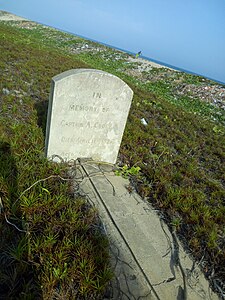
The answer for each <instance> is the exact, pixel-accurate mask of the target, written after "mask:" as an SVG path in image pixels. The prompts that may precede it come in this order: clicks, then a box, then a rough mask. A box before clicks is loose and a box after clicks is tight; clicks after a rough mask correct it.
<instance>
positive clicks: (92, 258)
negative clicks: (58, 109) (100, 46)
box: [0, 25, 112, 299]
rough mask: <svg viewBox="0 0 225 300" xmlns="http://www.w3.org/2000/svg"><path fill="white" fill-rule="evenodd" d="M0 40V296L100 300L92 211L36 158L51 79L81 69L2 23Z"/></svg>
mask: <svg viewBox="0 0 225 300" xmlns="http://www.w3.org/2000/svg"><path fill="white" fill-rule="evenodd" d="M0 40H1V46H0V47H1V49H0V62H1V70H2V73H1V84H0V98H1V101H0V199H1V202H0V204H1V205H0V229H1V234H0V262H1V268H0V291H1V296H0V298H1V299H99V298H100V299H101V298H102V294H103V293H104V291H105V288H106V286H107V284H108V282H109V281H110V279H111V278H112V274H111V270H110V267H109V253H108V241H107V239H106V237H105V236H103V235H102V234H100V223H99V221H98V216H97V213H96V210H95V209H94V208H91V207H90V206H89V205H88V203H86V201H85V200H84V199H82V198H80V197H74V195H73V188H72V186H73V182H72V180H71V178H69V177H68V172H67V168H68V166H66V165H65V164H63V163H62V164H55V163H52V162H48V161H47V159H46V158H45V157H44V154H43V153H44V135H43V131H42V129H44V124H45V119H46V117H45V115H46V103H47V100H48V93H49V88H50V87H49V83H50V80H51V77H52V76H54V75H55V74H58V73H60V72H62V71H65V70H67V69H70V68H72V67H73V68H79V67H86V65H84V64H82V63H80V62H78V61H76V60H75V59H72V58H71V57H68V56H61V55H60V54H58V53H57V52H56V51H54V50H51V51H50V50H49V49H47V48H45V47H44V46H43V45H39V44H37V43H35V42H33V41H31V42H30V43H27V36H26V35H23V34H22V33H19V32H18V31H15V29H10V28H7V27H5V26H2V25H1V30H0ZM42 125H43V128H42V127H41V126H42Z"/></svg>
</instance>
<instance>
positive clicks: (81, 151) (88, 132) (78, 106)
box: [46, 69, 133, 164]
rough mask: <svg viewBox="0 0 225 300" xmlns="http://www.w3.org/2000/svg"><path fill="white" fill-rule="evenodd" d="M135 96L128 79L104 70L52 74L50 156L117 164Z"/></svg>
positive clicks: (49, 131) (47, 136) (49, 125)
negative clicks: (127, 81)
mask: <svg viewBox="0 0 225 300" xmlns="http://www.w3.org/2000/svg"><path fill="white" fill-rule="evenodd" d="M132 97H133V91H132V90H131V89H130V87H129V86H128V85H127V84H126V83H125V82H123V81H122V80H121V79H119V78H118V77H116V76H114V75H112V74H109V73H106V72H103V71H99V70H92V69H76V70H70V71H66V72H64V73H62V74H59V75H57V76H55V77H53V79H52V86H51V94H50V99H49V107H48V119H47V127H46V155H47V157H49V158H52V157H54V156H55V155H57V156H59V157H61V158H63V159H64V160H65V161H68V160H71V159H77V158H92V159H94V160H96V161H104V162H109V163H113V164H114V163H115V162H116V159H117V155H118V151H119V147H120V143H121V140H122V136H123V131H124V128H125V125H126V121H127V116H128V113H129V109H130V105H131V101H132ZM55 160H56V159H55Z"/></svg>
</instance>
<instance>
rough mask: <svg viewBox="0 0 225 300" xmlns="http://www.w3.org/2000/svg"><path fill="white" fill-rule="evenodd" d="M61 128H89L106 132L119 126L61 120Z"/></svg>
mask: <svg viewBox="0 0 225 300" xmlns="http://www.w3.org/2000/svg"><path fill="white" fill-rule="evenodd" d="M60 125H61V126H62V127H74V128H89V129H107V130H112V129H114V130H118V128H119V125H118V124H116V123H113V122H106V123H102V122H89V121H87V122H76V121H66V120H62V121H61V122H60Z"/></svg>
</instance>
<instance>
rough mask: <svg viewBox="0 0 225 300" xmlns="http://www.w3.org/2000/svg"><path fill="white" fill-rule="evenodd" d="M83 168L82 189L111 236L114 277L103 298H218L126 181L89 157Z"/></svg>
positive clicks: (153, 213)
mask: <svg viewBox="0 0 225 300" xmlns="http://www.w3.org/2000/svg"><path fill="white" fill-rule="evenodd" d="M79 169H80V173H79V177H82V180H80V182H79V186H80V192H82V193H83V194H84V195H87V197H88V199H89V200H90V201H91V202H92V203H93V204H94V205H95V206H96V208H97V209H98V211H99V214H100V217H101V220H102V222H103V224H104V228H105V231H106V233H107V235H108V237H109V240H110V251H111V263H112V267H113V269H114V274H115V278H114V280H113V281H112V283H111V290H110V293H109V294H108V295H107V297H106V298H105V299H115V300H118V299H134V300H135V299H163V300H164V299H166V300H174V299H175V300H185V299H188V300H200V299H205V300H214V299H219V298H218V296H217V295H216V294H215V293H213V292H212V290H211V289H210V287H209V283H208V281H207V280H206V279H205V278H204V275H203V274H202V272H201V271H200V269H199V268H198V266H195V267H194V268H193V266H194V263H193V260H192V259H191V258H190V257H189V255H188V254H186V253H185V251H184V250H183V248H182V246H181V244H180V243H179V242H178V240H177V238H176V236H175V234H174V233H171V232H170V230H169V229H168V227H167V225H166V224H165V223H164V222H163V221H162V220H161V219H160V217H159V216H158V214H157V212H156V211H155V210H154V209H153V208H152V207H151V205H150V204H149V203H147V202H146V201H144V200H142V199H141V198H140V197H139V196H138V195H137V194H136V193H135V192H132V193H130V192H129V191H128V190H127V188H126V186H128V185H129V181H128V180H125V179H123V178H122V177H118V176H115V175H114V173H113V172H111V170H112V168H111V170H110V166H100V165H97V164H95V163H93V162H90V161H89V162H85V161H82V162H81V163H80V166H79ZM80 174H82V176H80ZM75 180H76V179H75Z"/></svg>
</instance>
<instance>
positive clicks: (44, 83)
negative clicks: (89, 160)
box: [0, 22, 225, 299]
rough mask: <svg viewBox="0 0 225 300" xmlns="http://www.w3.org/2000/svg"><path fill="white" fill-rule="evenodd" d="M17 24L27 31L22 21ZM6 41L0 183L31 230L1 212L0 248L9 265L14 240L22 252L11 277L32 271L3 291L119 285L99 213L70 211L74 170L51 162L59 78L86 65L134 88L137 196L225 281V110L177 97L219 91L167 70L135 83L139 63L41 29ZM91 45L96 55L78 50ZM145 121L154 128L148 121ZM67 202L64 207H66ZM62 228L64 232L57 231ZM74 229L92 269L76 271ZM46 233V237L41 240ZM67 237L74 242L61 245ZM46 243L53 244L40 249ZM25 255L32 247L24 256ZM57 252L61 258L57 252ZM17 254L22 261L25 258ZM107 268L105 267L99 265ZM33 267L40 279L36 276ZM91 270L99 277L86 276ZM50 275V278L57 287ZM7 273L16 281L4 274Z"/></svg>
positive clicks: (12, 32)
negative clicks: (51, 99)
mask: <svg viewBox="0 0 225 300" xmlns="http://www.w3.org/2000/svg"><path fill="white" fill-rule="evenodd" d="M14 24H17V26H19V27H25V26H22V25H23V22H18V23H17V22H15V23H14ZM21 24H22V25H21ZM24 24H26V22H24ZM0 38H1V40H2V41H3V43H1V47H2V48H3V49H2V50H1V52H0V53H1V54H0V55H1V59H0V64H1V65H0V67H1V69H2V70H3V74H2V83H1V87H0V93H1V97H2V99H3V100H2V101H1V102H0V110H1V115H0V134H1V141H2V145H3V146H2V148H1V149H3V150H1V151H3V153H5V152H6V150H4V149H6V148H7V149H10V153H11V155H10V156H8V158H7V159H8V162H7V163H3V160H1V167H0V169H1V172H3V174H4V172H6V173H5V175H4V176H3V179H1V182H0V184H1V185H0V192H1V195H2V196H1V197H2V199H3V200H2V201H3V205H4V211H5V213H6V216H7V217H8V219H9V220H10V222H12V223H15V224H17V226H18V227H19V228H23V230H25V231H26V232H27V233H20V232H18V231H17V230H16V229H15V228H14V227H13V226H9V224H6V220H5V218H4V215H3V214H1V215H0V216H1V225H0V226H1V228H2V230H3V229H4V230H5V231H6V232H5V233H4V236H5V235H7V237H8V238H7V240H6V241H5V242H4V243H3V244H2V243H1V245H2V246H1V253H2V254H1V260H2V259H6V260H5V265H9V261H10V260H9V258H8V257H7V256H8V255H9V253H11V252H10V251H11V250H9V249H11V248H10V247H12V246H11V243H12V242H13V245H14V247H15V246H16V247H17V248H16V249H17V251H14V252H13V253H14V254H13V255H11V256H10V257H13V259H14V260H12V261H13V263H11V266H12V267H11V268H8V269H6V271H7V272H11V273H10V274H11V277H10V278H17V277H16V275H14V276H12V274H17V273H15V272H19V274H27V276H24V283H23V284H21V283H20V284H19V287H18V282H17V281H16V280H15V282H13V281H12V279H11V280H10V281H9V282H8V281H6V282H7V284H5V285H4V286H7V288H8V291H10V288H11V286H14V288H15V290H17V289H18V288H22V286H24V287H26V288H27V289H28V288H29V287H28V286H29V285H28V286H27V285H25V283H26V284H30V285H32V284H33V283H32V281H29V280H28V278H32V280H33V282H35V283H38V286H37V287H38V288H39V290H41V291H42V292H43V291H44V294H45V295H47V296H46V297H47V298H46V299H49V298H48V297H49V295H50V294H48V293H53V292H54V293H55V292H59V293H62V294H63V293H66V292H67V291H68V293H72V290H71V289H70V288H69V287H71V285H70V284H71V280H72V279H73V280H74V281H73V288H74V287H76V288H77V290H78V291H79V292H78V293H80V294H79V295H85V296H86V295H88V294H85V293H88V292H89V291H90V293H95V292H96V293H97V292H98V290H99V291H102V290H103V289H104V287H105V285H106V283H107V281H108V280H109V278H110V271H109V269H108V267H107V266H108V260H107V252H106V251H107V247H106V248H105V246H104V245H105V244H106V241H105V240H104V241H102V242H101V243H98V241H99V234H98V233H96V232H95V231H94V233H95V234H93V230H92V228H93V226H92V225H91V222H92V221H95V219H96V212H95V211H93V209H91V208H90V207H88V206H87V204H85V203H84V202H83V200H82V199H76V200H74V201H75V203H76V205H75V206H73V207H71V205H70V202H69V198H67V197H66V195H67V194H68V189H69V185H68V183H66V182H64V181H62V179H60V177H63V178H67V175H66V174H67V172H66V166H64V165H62V166H61V165H60V166H58V165H57V166H56V165H54V164H50V163H48V162H47V161H46V160H45V159H44V158H43V156H42V153H43V147H44V146H43V139H44V138H43V132H42V130H41V128H42V129H43V130H44V128H45V123H46V109H47V101H48V94H49V88H50V86H49V85H50V81H51V77H53V76H54V75H56V74H59V73H60V72H62V71H65V70H68V69H72V68H79V67H88V68H98V69H102V70H104V71H108V72H111V73H113V74H115V75H117V76H119V77H120V78H122V79H123V80H124V81H126V82H127V83H128V84H129V86H130V87H131V88H132V89H133V91H134V99H133V103H132V107H131V111H130V114H129V118H128V122H127V126H126V130H125V133H124V137H123V141H122V145H121V149H120V154H119V160H120V161H121V162H122V164H123V165H124V166H125V167H121V170H119V171H118V173H119V174H122V175H124V176H129V177H132V183H133V184H134V185H135V188H136V190H137V191H138V192H139V193H140V194H141V195H142V197H145V198H146V199H148V200H149V201H150V202H151V203H152V204H153V205H155V206H156V207H157V208H158V209H160V210H161V211H162V212H163V213H164V216H165V218H166V219H167V220H168V224H171V226H173V227H174V228H176V230H177V233H178V235H179V236H180V238H181V239H183V242H184V243H185V245H186V246H187V247H188V249H190V250H191V251H192V253H193V254H194V256H195V257H196V259H198V260H201V259H202V258H204V265H202V268H203V270H204V271H205V274H206V276H208V277H211V279H212V280H213V282H217V284H219V283H220V282H222V281H223V280H224V276H225V231H224V228H225V218H224V214H225V186H224V185H225V135H224V133H225V127H224V125H225V114H224V110H222V109H221V108H219V107H218V106H215V105H212V104H211V103H208V102H204V101H201V99H199V98H198V97H197V96H195V95H194V96H193V95H192V92H190V93H186V94H184V93H182V94H180V93H179V91H177V90H176V89H177V86H178V87H179V86H180V87H181V86H182V85H183V84H185V85H189V84H190V85H193V86H196V87H201V86H202V85H203V84H204V85H208V87H213V86H214V85H215V83H214V82H212V81H209V80H206V79H204V78H202V77H199V76H194V75H188V74H184V73H181V72H174V71H172V70H166V69H153V70H150V71H147V72H142V73H141V74H140V76H136V75H135V74H134V76H132V73H130V72H131V71H133V69H132V68H133V67H134V66H135V65H134V63H129V64H128V63H127V61H126V59H127V57H128V55H127V54H123V53H121V52H118V51H116V50H112V49H108V48H106V47H105V46H101V45H98V44H95V43H92V42H89V41H88V42H87V41H85V40H82V39H80V38H77V37H73V36H71V35H69V34H65V33H61V32H59V31H56V30H53V29H49V28H43V27H41V26H40V25H36V26H34V27H33V28H32V29H28V28H17V27H15V28H13V27H11V26H10V25H1V36H0ZM86 43H88V45H89V50H85V51H82V50H79V51H77V50H76V49H78V48H79V49H81V48H82V46H84V45H85V44H86ZM96 48H97V50H96ZM87 64H88V65H87ZM193 86H192V87H193ZM3 89H5V90H4V93H3V92H2V90H3ZM7 91H9V92H7ZM142 118H144V119H145V120H146V121H147V125H143V124H142V123H141V119H142ZM7 151H8V150H7ZM13 166H16V168H13ZM14 169H15V172H16V174H17V175H16V178H17V179H16V181H15V179H13V178H12V182H11V184H8V185H6V180H5V178H11V177H10V176H12V170H14ZM51 175H60V177H54V178H50V179H49V180H46V181H43V182H40V183H38V184H37V185H35V187H34V188H32V189H30V190H29V193H24V194H23V195H22V196H21V197H20V198H19V195H21V193H22V192H23V191H24V190H26V189H27V188H28V187H29V186H31V185H32V184H33V183H34V182H36V181H38V180H39V179H42V178H46V177H48V176H51ZM1 176H2V175H1ZM0 178H1V177H0ZM13 180H14V181H13ZM68 182H70V181H68ZM59 187H60V188H59ZM28 195H29V197H28ZM40 195H41V196H40ZM62 195H63V196H62ZM18 198H19V200H18V201H17V200H16V199H18ZM62 199H63V200H62ZM61 201H63V203H64V204H60V203H61ZM15 202H16V204H15ZM49 203H51V205H49ZM48 206H49V207H51V208H49V207H48ZM54 206H55V207H54ZM53 208H54V209H53ZM72 210H73V213H72ZM42 214H43V217H40V216H42ZM59 218H62V221H59ZM83 218H84V219H83ZM42 219H44V220H45V221H43V222H42ZM46 220H49V222H47V221H46ZM65 220H69V221H67V222H65ZM75 220H80V221H79V222H78V224H82V225H80V226H81V227H80V229H79V228H78V229H76V226H78V225H77V224H76V226H75V223H77V222H75ZM81 220H83V221H81ZM61 222H62V223H61ZM86 222H87V223H86ZM58 223H60V225H58ZM54 224H55V225H54ZM83 225H84V226H83ZM39 226H40V227H41V229H40V230H38V228H39ZM48 226H51V227H50V228H49V227H48ZM54 226H55V227H54ZM58 226H61V227H60V228H61V230H57V231H54V228H58ZM73 226H74V227H73ZM73 230H75V231H76V232H77V235H78V234H79V237H78V238H77V239H78V240H79V242H78V245H79V247H80V248H79V247H78V248H76V249H78V250H74V252H75V253H80V252H82V253H83V252H84V253H85V255H84V258H83V260H81V259H79V263H80V262H82V263H81V264H82V266H83V269H82V266H77V265H73V266H72V267H71V259H72V258H73V255H72V254H71V253H74V252H73V250H71V249H74V247H75V244H76V242H77V240H76V241H73V240H71V235H70V234H72V233H71V231H73ZM83 230H84V231H83ZM28 232H29V234H28ZM40 232H41V233H43V232H44V233H45V234H43V235H40ZM58 232H59V235H58ZM62 236H64V237H65V241H64V243H63V244H62V245H61V243H59V241H61V240H62ZM1 237H2V235H1ZM68 240H70V241H68ZM70 242H72V244H73V245H71V243H70ZM40 243H41V244H43V245H46V246H45V247H44V248H43V246H41V249H40ZM89 243H91V245H92V246H90V245H89ZM87 244H88V246H87ZM76 245H77V244H76ZM60 247H62V248H63V251H64V250H65V252H64V253H66V254H65V258H64V259H60V260H59V257H58V258H57V257H56V256H55V254H54V256H53V253H56V252H57V255H59V253H60V250H58V249H59V248H60ZM67 247H68V248H67ZM90 247H93V249H94V250H93V251H91V252H89V251H88V250H87V249H89V248H90ZM18 248H19V249H18ZM21 249H24V250H23V251H22V254H21ZM48 249H50V250H48ZM53 249H57V251H54V252H53ZM60 249H61V248H60ZM84 249H86V250H84ZM43 251H44V252H43ZM15 252H16V255H18V256H17V257H19V259H17V260H15V257H16V256H15ZM77 255H78V254H77ZM91 255H92V256H91ZM45 256H46V257H45ZM77 257H79V256H77ZM100 258H101V259H100ZM11 259H12V258H11ZM55 260H56V261H55ZM75 260H76V259H75ZM86 260H88V263H87V262H86ZM51 261H52V262H51ZM98 264H99V265H98ZM14 265H15V267H14ZM100 265H101V266H103V265H104V266H105V267H104V268H103V267H101V268H100V267H99V266H100ZM30 266H31V267H30ZM92 266H93V268H94V271H93V272H92V271H91V270H92ZM26 268H28V269H29V270H30V272H32V274H35V276H38V277H35V276H33V277H32V276H31V275H28V271H27V269H26ZM69 268H72V270H71V269H69ZM76 269H77V270H79V271H78V272H76V276H78V278H77V277H76V276H75V271H74V270H76ZM87 269H88V270H89V272H90V273H91V274H93V277H92V276H91V275H90V276H87V273H85V272H86V271H87ZM18 270H19V271H18ZM82 270H83V271H82ZM101 270H104V272H103V273H101V272H102V271H101ZM23 272H24V273H23ZM82 272H83V273H82ZM98 272H100V273H98ZM37 274H38V275H37ZM43 274H48V275H47V277H48V280H47V279H46V278H45V277H44V275H43ZM67 274H69V275H68V276H67ZM77 274H79V275H77ZM81 274H82V275H81ZM0 276H1V278H9V275H7V274H4V273H0ZM7 276H8V277H7ZM74 276H75V277H74ZM80 276H81V277H80ZM82 276H83V277H82ZM90 277H91V278H92V279H91V280H90V281H89V279H90ZM85 278H86V279H85ZM25 280H27V282H25ZM69 280H70V283H69ZM85 280H86V281H85ZM49 281H50V282H49ZM1 282H4V281H2V280H1ZM46 282H47V284H46V285H44V283H46ZM93 282H95V283H93ZM34 287H35V285H34ZM214 287H215V286H214ZM35 291H36V290H35ZM37 291H38V290H37ZM23 292H24V290H23ZM82 293H83V294H82ZM69 295H72V294H69ZM71 297H72V296H71ZM87 297H88V296H87ZM68 298H69V297H68ZM94 299H97V298H96V297H95V298H94Z"/></svg>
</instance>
